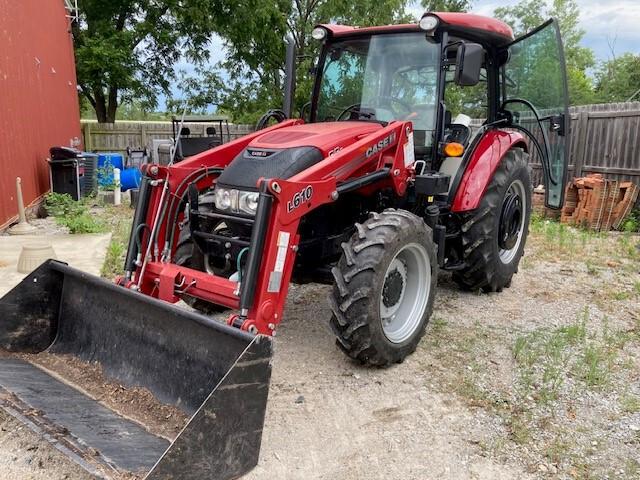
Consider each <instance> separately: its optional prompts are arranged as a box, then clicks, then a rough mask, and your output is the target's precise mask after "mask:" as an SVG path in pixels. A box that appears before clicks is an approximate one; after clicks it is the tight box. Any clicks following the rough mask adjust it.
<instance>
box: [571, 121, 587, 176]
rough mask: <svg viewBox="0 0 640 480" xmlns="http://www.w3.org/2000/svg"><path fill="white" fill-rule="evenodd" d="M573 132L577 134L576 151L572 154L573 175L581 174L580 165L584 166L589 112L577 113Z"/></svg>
mask: <svg viewBox="0 0 640 480" xmlns="http://www.w3.org/2000/svg"><path fill="white" fill-rule="evenodd" d="M576 124H577V125H576V128H575V130H574V132H576V133H577V134H578V138H577V141H576V146H577V147H578V148H577V152H575V156H574V164H573V176H574V177H581V176H582V167H583V166H584V157H585V156H586V153H587V128H588V125H589V112H580V113H578V121H577V122H576Z"/></svg>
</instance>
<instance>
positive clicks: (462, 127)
mask: <svg viewBox="0 0 640 480" xmlns="http://www.w3.org/2000/svg"><path fill="white" fill-rule="evenodd" d="M449 129H450V132H449V134H448V135H447V137H446V139H445V141H446V142H457V143H460V144H462V145H464V147H465V148H466V147H468V146H469V145H470V142H469V140H470V139H471V117H469V116H468V115H464V114H462V113H459V114H458V115H456V118H454V119H453V121H452V122H451V125H450V126H449ZM462 159H463V157H447V158H445V159H444V161H443V162H442V164H441V165H440V168H439V169H438V171H439V172H440V173H443V174H445V175H449V176H450V177H451V181H450V182H449V190H451V186H452V184H453V180H454V179H455V178H456V175H457V174H458V170H460V166H461V165H462Z"/></svg>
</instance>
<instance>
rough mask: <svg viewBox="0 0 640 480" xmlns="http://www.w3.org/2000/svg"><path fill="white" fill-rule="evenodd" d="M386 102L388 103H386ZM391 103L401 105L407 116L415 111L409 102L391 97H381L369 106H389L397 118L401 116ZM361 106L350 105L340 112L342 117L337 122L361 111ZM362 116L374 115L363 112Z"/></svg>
mask: <svg viewBox="0 0 640 480" xmlns="http://www.w3.org/2000/svg"><path fill="white" fill-rule="evenodd" d="M385 102H386V103H385ZM391 102H395V103H397V104H398V105H400V106H401V107H403V108H404V109H405V110H406V114H407V115H408V114H410V113H411V112H412V110H413V108H412V107H411V105H409V104H408V103H407V102H405V101H404V100H400V99H399V98H396V97H389V96H380V97H376V99H375V101H374V102H373V103H372V104H371V105H367V106H370V107H373V108H376V107H383V106H388V107H389V108H390V109H391V111H392V113H393V114H394V115H395V116H400V113H399V112H397V111H396V110H395V109H394V108H393V107H392V106H391V105H389V103H391ZM360 107H361V104H360V103H354V104H353V105H349V106H348V107H347V108H345V109H344V110H343V111H342V112H340V115H338V117H337V118H336V120H337V121H340V120H342V119H343V118H342V117H344V116H345V115H346V114H347V113H349V114H350V113H352V112H355V111H358V110H360ZM361 113H362V115H369V116H370V117H371V116H373V115H374V114H372V113H371V114H370V113H363V112H361Z"/></svg>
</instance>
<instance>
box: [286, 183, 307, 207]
mask: <svg viewBox="0 0 640 480" xmlns="http://www.w3.org/2000/svg"><path fill="white" fill-rule="evenodd" d="M311 197H313V187H312V186H311V185H307V186H306V187H304V188H303V189H302V190H300V191H299V192H297V193H296V194H295V195H294V196H293V198H292V199H291V200H289V201H288V202H287V212H288V213H291V212H292V211H294V210H295V209H296V208H298V207H299V206H300V205H302V204H303V203H305V202H308V201H309V200H311Z"/></svg>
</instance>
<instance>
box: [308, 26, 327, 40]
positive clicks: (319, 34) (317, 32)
mask: <svg viewBox="0 0 640 480" xmlns="http://www.w3.org/2000/svg"><path fill="white" fill-rule="evenodd" d="M311 37H312V38H313V39H314V40H324V39H325V38H326V37H327V29H326V28H324V27H316V28H314V29H313V30H311Z"/></svg>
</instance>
